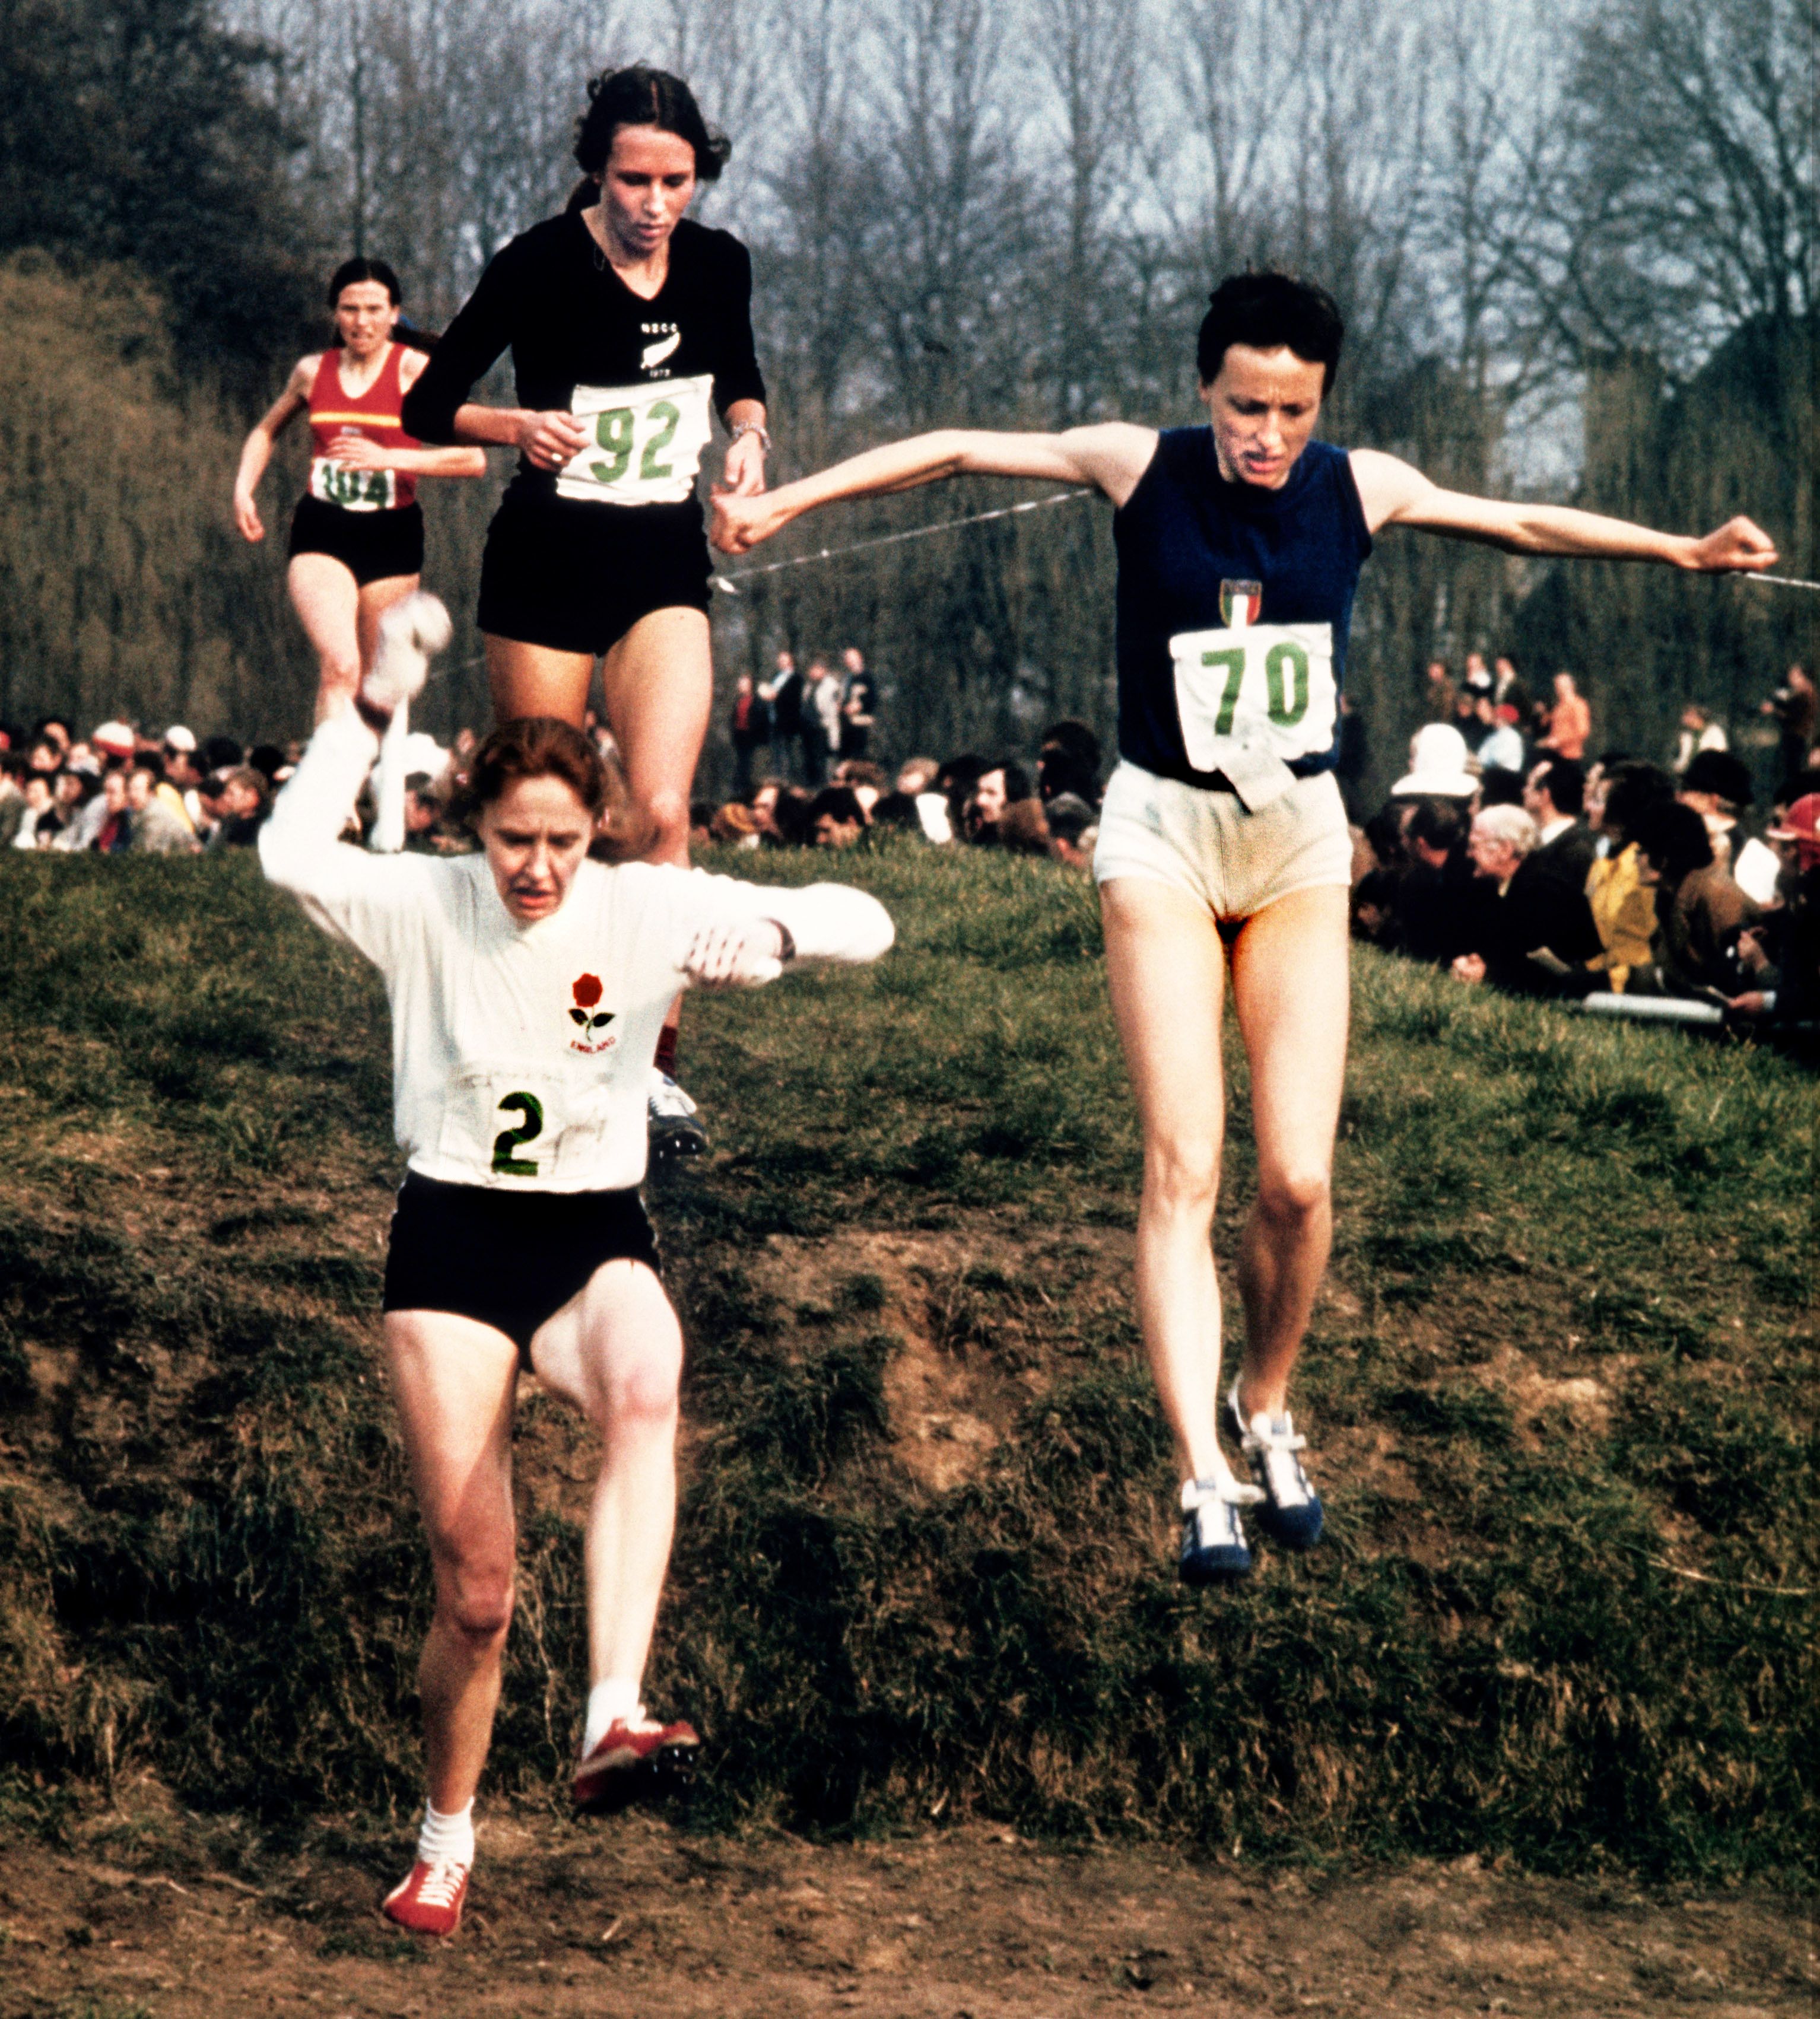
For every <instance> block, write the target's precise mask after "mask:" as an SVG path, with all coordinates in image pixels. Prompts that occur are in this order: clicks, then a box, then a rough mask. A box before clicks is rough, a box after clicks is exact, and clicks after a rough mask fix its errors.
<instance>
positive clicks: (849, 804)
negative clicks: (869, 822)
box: [808, 785, 866, 848]
mask: <svg viewBox="0 0 1820 2019" xmlns="http://www.w3.org/2000/svg"><path fill="white" fill-rule="evenodd" d="M808 816H809V835H810V843H811V845H812V846H814V847H817V848H853V847H855V846H857V845H858V843H859V840H860V837H861V836H862V835H864V834H865V831H866V810H865V807H862V806H861V804H860V803H859V801H858V799H857V798H856V797H855V796H854V790H853V788H852V787H851V786H850V785H824V786H823V787H822V788H821V791H820V792H818V793H817V794H816V795H815V796H814V799H811V800H810V802H809V806H808Z"/></svg>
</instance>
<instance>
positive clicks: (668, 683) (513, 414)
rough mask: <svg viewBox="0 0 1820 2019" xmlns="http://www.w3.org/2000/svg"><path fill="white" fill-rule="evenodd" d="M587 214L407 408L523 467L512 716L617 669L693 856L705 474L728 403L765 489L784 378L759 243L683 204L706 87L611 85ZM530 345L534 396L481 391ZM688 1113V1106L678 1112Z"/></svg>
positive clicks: (498, 275)
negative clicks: (698, 94)
mask: <svg viewBox="0 0 1820 2019" xmlns="http://www.w3.org/2000/svg"><path fill="white" fill-rule="evenodd" d="M589 100H590V103H589V110H588V112H587V114H586V117H585V118H583V119H582V121H581V122H580V125H579V129H578V137H577V140H576V143H575V159H576V161H578V163H579V165H580V166H581V169H582V172H583V174H584V175H585V176H586V178H587V179H586V182H584V183H582V187H581V188H580V189H578V190H577V191H576V194H575V197H574V198H571V201H570V207H569V209H568V211H567V212H566V213H565V214H564V216H560V217H554V218H549V219H546V221H545V222H544V223H542V224H538V225H534V226H533V227H531V230H529V231H527V232H525V233H524V234H523V235H522V236H521V237H517V238H515V239H513V241H512V242H511V244H510V245H507V246H506V248H504V249H503V251H502V252H499V254H497V255H496V256H495V258H494V259H493V261H492V263H491V265H490V266H488V269H487V270H486V272H485V274H484V275H483V276H482V277H481V280H480V285H479V287H478V288H476V289H475V291H474V294H473V299H471V300H470V302H469V303H468V304H467V306H466V307H465V308H463V309H462V311H461V313H460V314H459V315H458V316H457V317H455V321H454V322H453V323H452V324H451V325H450V327H449V329H448V332H447V334H446V335H444V339H443V341H442V343H441V344H440V346H438V348H437V353H436V355H435V357H433V360H432V361H431V364H430V368H429V370H428V371H427V372H425V373H424V375H423V376H422V379H419V381H418V382H417V384H416V385H415V386H414V387H413V388H412V389H411V393H410V396H409V397H408V398H407V400H406V401H405V403H404V421H405V425H406V426H407V427H408V428H409V429H410V430H411V432H412V433H415V434H417V435H419V436H420V437H422V439H423V440H426V441H465V442H483V443H499V444H506V445H507V446H509V447H512V448H517V449H518V450H519V451H520V463H519V471H518V475H517V477H516V479H515V480H513V484H512V487H511V488H510V490H509V491H508V492H507V494H506V498H505V501H504V502H503V503H502V505H501V506H500V508H499V513H498V516H497V517H495V520H494V521H493V525H492V530H491V532H490V533H489V534H488V538H487V552H486V558H485V560H484V563H483V564H482V567H481V574H480V629H481V631H482V633H484V636H485V640H486V647H487V665H488V672H489V674H490V676H491V682H492V688H493V705H494V710H495V713H496V714H497V716H498V717H499V720H501V721H502V722H504V721H509V720H512V719H513V718H514V717H516V716H557V717H559V718H560V719H561V720H564V721H565V722H570V723H574V724H575V726H576V727H578V728H579V727H581V725H582V715H583V712H584V710H585V709H586V704H587V697H588V688H589V682H590V680H592V679H593V667H594V661H595V659H596V658H601V659H602V660H603V662H604V663H603V665H602V669H601V670H602V679H603V683H604V690H605V694H606V703H607V723H608V726H609V727H611V730H612V731H613V735H614V738H615V741H616V742H617V743H618V746H619V754H620V758H621V760H622V763H623V764H624V766H625V775H626V781H627V783H628V785H629V786H630V788H631V790H632V795H633V799H634V801H635V802H636V805H637V807H638V809H639V811H640V814H642V815H643V817H644V819H645V821H647V824H648V828H649V832H650V837H651V839H650V844H649V846H648V848H647V852H646V860H647V861H652V862H674V863H682V864H686V863H687V861H688V849H689V796H690V791H691V787H692V785H693V784H694V776H695V765H696V761H697V759H698V758H699V757H700V756H701V752H702V738H704V736H705V734H706V733H707V727H708V713H709V705H710V703H711V701H712V689H713V666H712V661H711V659H710V658H709V642H708V574H709V564H708V546H707V542H706V539H705V537H704V535H703V531H702V512H701V507H700V506H699V504H698V502H697V501H696V498H695V495H694V494H695V473H696V469H697V466H698V462H699V459H700V456H701V453H702V450H703V449H704V448H705V447H706V446H707V444H708V441H709V435H710V432H711V426H712V424H711V422H710V420H709V408H710V406H711V405H712V407H713V408H716V409H717V410H718V411H719V412H720V417H721V419H722V420H723V422H725V423H726V425H727V429H728V431H729V433H731V437H732V440H731V443H730V444H729V446H728V448H727V455H726V461H725V466H724V479H725V481H726V483H727V486H728V488H730V489H731V491H733V492H734V493H735V494H738V495H750V494H752V493H753V492H756V491H762V490H763V488H764V453H765V451H766V449H767V448H768V447H769V446H770V437H768V436H767V433H766V432H765V426H764V421H765V407H764V397H765V389H764V381H763V379H762V378H761V377H760V373H759V368H758V361H757V358H756V354H755V352H754V350H753V345H752V325H751V319H750V313H749V304H750V299H751V294H752V265H751V262H750V260H749V259H748V257H747V256H746V252H745V247H744V246H742V245H740V243H739V242H738V240H737V239H734V238H732V237H729V236H728V235H727V233H725V232H723V231H711V230H705V229H704V228H703V227H702V226H700V225H698V224H694V223H691V222H689V221H688V220H687V219H685V218H684V217H683V212H684V211H685V210H686V209H687V208H688V205H689V201H690V199H691V197H693V196H694V193H695V187H696V185H697V183H698V182H712V180H714V179H715V178H716V176H719V174H720V170H721V168H722V165H723V163H724V162H725V161H726V159H727V155H728V154H729V153H730V152H731V149H730V147H729V146H728V144H727V141H726V140H723V139H722V138H720V137H719V136H716V135H714V134H712V133H710V132H709V129H708V127H707V125H706V123H705V121H704V120H703V118H702V114H701V112H700V111H699V109H698V107H697V106H696V103H695V101H694V98H693V97H692V96H691V94H690V91H689V88H688V86H687V85H685V84H684V83H683V82H681V80H680V78H674V77H671V76H669V74H667V73H665V72H664V71H654V70H649V69H647V68H646V67H644V66H643V65H638V66H635V67H633V68H632V69H629V70H622V71H615V72H614V73H613V74H611V75H604V76H601V77H599V78H596V79H595V80H594V81H593V83H591V84H590V85H589ZM508 347H509V349H510V350H511V352H512V358H513V369H514V372H515V373H516V375H517V395H518V399H519V401H520V404H519V405H518V406H517V407H515V408H492V407H485V406H481V405H480V404H477V403H476V402H474V401H471V400H470V398H469V397H468V394H469V392H470V389H471V388H472V387H473V385H474V383H475V382H476V381H477V379H480V376H481V375H482V374H483V373H484V372H486V371H487V370H488V368H489V367H490V366H491V364H493V362H494V361H495V359H497V358H498V357H499V356H500V354H501V353H502V352H503V351H504V350H506V349H507V348H508ZM674 1032H675V1026H674V1024H671V1025H669V1026H668V1027H666V1030H665V1040H664V1042H663V1044H662V1045H660V1046H659V1048H658V1062H657V1074H658V1077H657V1078H655V1079H654V1082H653V1103H654V1108H653V1125H654V1129H658V1131H659V1133H662V1132H663V1130H664V1129H665V1126H666V1125H669V1124H671V1123H674V1124H675V1125H676V1129H677V1131H678V1133H679V1137H680V1140H678V1142H677V1144H676V1147H680V1148H683V1149H689V1148H699V1147H701V1144H702V1140H705V1139H703V1138H702V1136H701V1134H700V1132H699V1130H698V1129H693V1128H692V1125H691V1124H690V1122H689V1119H688V1118H689V1117H690V1116H691V1115H692V1114H693V1112H694V1108H693V1104H692V1103H691V1102H690V1101H689V1100H688V1099H687V1096H685V1095H683V1094H682V1093H681V1092H680V1089H678V1088H676V1086H675V1084H674V1082H673V1079H672V1078H670V1075H669V1071H668V1068H669V1066H670V1065H671V1064H673V1060H674V1046H675V1035H674ZM665 1110H673V1111H675V1112H674V1113H669V1114H666V1113H665Z"/></svg>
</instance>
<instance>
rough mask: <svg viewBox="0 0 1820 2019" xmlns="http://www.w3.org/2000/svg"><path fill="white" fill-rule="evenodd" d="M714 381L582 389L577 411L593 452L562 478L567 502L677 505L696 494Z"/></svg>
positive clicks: (709, 426)
mask: <svg viewBox="0 0 1820 2019" xmlns="http://www.w3.org/2000/svg"><path fill="white" fill-rule="evenodd" d="M713 389H714V381H713V379H712V377H709V376H707V375H704V376H702V377H701V378H699V379H659V380H658V381H657V382H655V383H654V384H652V385H649V386H577V387H576V388H575V400H574V403H573V404H572V407H571V411H572V412H573V413H574V415H575V419H577V420H578V421H579V422H581V424H582V426H583V427H585V428H586V430H588V437H589V440H588V446H587V447H586V448H585V449H583V450H582V452H581V454H580V455H578V456H575V457H574V458H573V459H571V461H569V462H566V463H564V466H563V467H562V469H560V471H559V472H558V473H557V495H558V496H559V497H563V498H591V499H592V500H593V502H595V503H596V504H604V505H676V504H680V502H682V500H683V498H687V497H688V496H690V495H691V494H692V493H693V491H694V488H695V473H696V471H697V470H698V469H699V468H700V467H701V464H702V450H703V449H705V448H706V447H707V446H708V441H709V436H710V435H711V433H712V422H711V421H710V419H709V394H710V393H712V390H713Z"/></svg>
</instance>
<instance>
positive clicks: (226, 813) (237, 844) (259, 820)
mask: <svg viewBox="0 0 1820 2019" xmlns="http://www.w3.org/2000/svg"><path fill="white" fill-rule="evenodd" d="M215 803H216V810H217V817H216V823H215V828H214V831H213V832H212V833H211V834H210V836H209V837H208V846H210V848H212V849H219V848H250V847H252V845H253V843H255V842H256V841H257V840H258V839H259V829H260V828H261V827H263V825H264V824H265V818H266V810H267V808H268V806H269V804H270V792H269V788H268V786H267V784H266V776H265V774H264V773H263V771H256V770H254V769H253V767H252V765H250V764H241V765H237V766H236V767H235V768H234V770H231V771H230V772H228V773H227V774H226V775H225V776H224V777H223V778H222V779H221V780H220V781H219V787H218V789H217V791H216V794H215Z"/></svg>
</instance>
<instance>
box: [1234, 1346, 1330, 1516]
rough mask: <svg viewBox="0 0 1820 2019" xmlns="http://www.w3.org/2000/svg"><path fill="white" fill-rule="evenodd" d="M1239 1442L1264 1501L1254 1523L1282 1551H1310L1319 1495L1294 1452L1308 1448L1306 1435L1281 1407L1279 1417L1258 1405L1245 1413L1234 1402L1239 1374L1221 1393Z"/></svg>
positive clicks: (1318, 1514)
mask: <svg viewBox="0 0 1820 2019" xmlns="http://www.w3.org/2000/svg"><path fill="white" fill-rule="evenodd" d="M1226 1406H1227V1408H1229V1409H1230V1410H1231V1412H1232V1421H1233V1423H1234V1426H1235V1427H1236V1428H1237V1430H1238V1436H1239V1443H1240V1447H1241V1448H1242V1450H1243V1451H1244V1453H1245V1456H1246V1457H1247V1458H1248V1459H1249V1460H1250V1461H1251V1472H1252V1477H1253V1478H1254V1479H1255V1480H1256V1481H1257V1483H1258V1484H1259V1485H1260V1487H1261V1488H1263V1506H1261V1507H1260V1509H1259V1510H1258V1517H1257V1518H1258V1525H1259V1526H1260V1528H1262V1529H1263V1531H1264V1533H1265V1534H1266V1535H1268V1536H1269V1537H1270V1539H1271V1541H1272V1542H1280V1543H1281V1544H1282V1546H1283V1547H1284V1548H1285V1550H1311V1549H1313V1548H1314V1545H1315V1544H1316V1543H1317V1542H1319V1541H1320V1539H1321V1524H1322V1521H1323V1518H1324V1517H1323V1516H1322V1513H1321V1496H1320V1495H1318V1493H1316V1492H1315V1491H1314V1488H1313V1487H1312V1486H1311V1485H1310V1484H1308V1475H1307V1473H1305V1472H1304V1471H1303V1470H1302V1461H1301V1459H1300V1458H1299V1457H1298V1456H1297V1455H1296V1454H1297V1453H1298V1452H1303V1451H1305V1450H1307V1446H1308V1440H1307V1438H1306V1437H1297V1436H1296V1426H1295V1423H1294V1421H1293V1419H1292V1418H1291V1416H1290V1415H1289V1411H1288V1410H1287V1409H1285V1411H1284V1412H1283V1413H1282V1415H1280V1416H1273V1415H1271V1414H1270V1413H1269V1412H1268V1411H1267V1410H1263V1409H1260V1411H1259V1412H1258V1413H1257V1414H1256V1415H1255V1416H1252V1417H1249V1418H1248V1417H1247V1416H1246V1415H1245V1412H1244V1411H1243V1410H1242V1408H1240V1407H1239V1403H1238V1376H1236V1375H1234V1376H1233V1379H1232V1392H1231V1394H1229V1395H1228V1396H1227V1398H1226Z"/></svg>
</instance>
